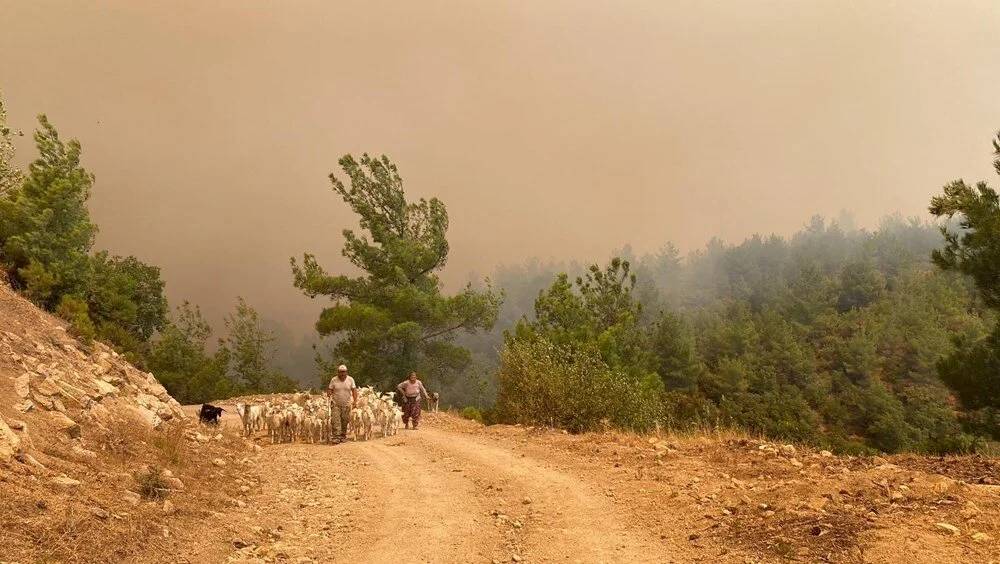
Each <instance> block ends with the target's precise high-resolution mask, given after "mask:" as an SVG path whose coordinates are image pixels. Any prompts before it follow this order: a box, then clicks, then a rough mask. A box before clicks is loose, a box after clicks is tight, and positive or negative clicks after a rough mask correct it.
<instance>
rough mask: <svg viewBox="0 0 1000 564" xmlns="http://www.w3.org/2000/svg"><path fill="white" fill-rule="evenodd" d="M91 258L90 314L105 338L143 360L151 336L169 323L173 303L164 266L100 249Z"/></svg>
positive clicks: (134, 357)
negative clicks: (169, 299)
mask: <svg viewBox="0 0 1000 564" xmlns="http://www.w3.org/2000/svg"><path fill="white" fill-rule="evenodd" d="M91 262H92V267H91V268H92V271H91V278H90V281H89V284H88V288H87V303H88V306H89V310H90V317H91V319H93V320H94V323H95V325H96V326H97V327H98V331H99V333H100V335H101V338H103V339H105V340H107V341H109V342H111V343H113V344H114V345H115V346H116V347H117V348H119V349H120V350H123V351H125V352H126V353H129V355H130V360H132V361H133V362H136V363H139V364H141V363H142V358H143V356H144V355H145V354H146V352H148V351H147V345H148V342H149V340H150V339H152V337H153V335H154V334H155V333H156V332H157V331H160V330H162V329H163V328H164V327H165V326H166V323H167V312H168V310H169V306H168V305H167V299H166V297H165V296H164V295H163V287H164V283H163V280H162V279H161V278H160V269H159V268H157V267H155V266H149V265H147V264H144V263H142V262H141V261H139V260H138V259H136V258H135V257H125V258H122V257H112V256H109V254H108V253H107V251H101V252H99V253H97V254H96V255H95V256H94V257H92V261H91Z"/></svg>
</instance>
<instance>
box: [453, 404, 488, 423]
mask: <svg viewBox="0 0 1000 564" xmlns="http://www.w3.org/2000/svg"><path fill="white" fill-rule="evenodd" d="M458 414H459V415H461V416H462V417H464V418H466V419H471V420H473V421H479V422H480V423H482V422H483V414H482V412H481V411H479V410H478V409H476V408H475V407H472V406H471V405H470V406H467V407H463V408H462V411H460V412H459V413H458Z"/></svg>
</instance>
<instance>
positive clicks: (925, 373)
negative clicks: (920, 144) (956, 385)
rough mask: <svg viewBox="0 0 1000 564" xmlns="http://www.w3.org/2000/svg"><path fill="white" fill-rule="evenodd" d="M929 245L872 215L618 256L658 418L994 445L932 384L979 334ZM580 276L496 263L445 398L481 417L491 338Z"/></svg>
mask: <svg viewBox="0 0 1000 564" xmlns="http://www.w3.org/2000/svg"><path fill="white" fill-rule="evenodd" d="M943 242H944V240H943V237H942V233H941V232H940V230H939V228H938V227H937V226H935V225H934V224H931V223H929V222H926V221H922V220H919V219H908V220H907V219H903V218H900V217H898V216H897V217H887V218H885V219H884V220H883V221H882V222H881V224H880V225H879V227H878V228H877V229H875V230H874V231H869V230H865V229H858V228H855V227H853V226H851V225H850V222H849V221H844V220H843V219H841V220H840V221H826V220H824V219H823V218H821V217H813V218H812V219H811V220H810V221H809V222H808V224H807V225H806V226H805V227H804V228H802V229H801V230H800V231H799V232H797V233H795V234H794V235H792V236H791V237H788V238H785V237H781V236H777V235H771V236H760V235H754V236H753V237H750V238H748V239H746V240H744V241H743V242H742V243H740V244H726V243H724V242H722V241H720V240H712V241H711V242H709V243H708V245H707V246H706V247H705V248H704V249H702V250H698V251H695V252H693V253H690V254H688V255H686V256H681V254H680V253H679V252H678V250H677V249H676V248H675V247H674V246H672V245H670V244H667V245H665V246H664V247H663V248H662V249H661V250H660V251H659V252H656V253H653V254H645V255H641V256H636V255H635V254H634V253H633V252H632V250H631V249H630V248H628V247H626V248H624V249H622V250H621V251H620V252H618V253H616V255H617V256H619V257H620V258H621V259H623V260H624V261H627V262H628V263H629V264H630V265H631V268H630V270H631V273H632V274H634V279H635V282H634V287H633V288H632V290H631V294H632V296H633V298H634V300H635V301H636V302H638V304H639V305H641V309H640V311H641V313H640V314H639V319H638V324H639V325H640V326H645V327H646V328H647V330H648V332H649V333H650V334H652V335H653V338H652V339H651V340H650V342H649V343H648V344H647V346H649V347H651V348H654V349H660V350H659V351H654V352H657V353H658V356H659V361H658V362H657V364H658V365H657V366H654V368H655V369H657V372H658V373H659V375H660V377H661V378H662V381H663V385H664V389H665V392H664V393H665V395H666V397H667V398H668V399H667V402H666V408H665V413H664V417H665V418H666V420H667V421H668V422H671V423H673V424H674V425H679V426H688V425H696V426H716V425H735V426H738V427H742V428H746V429H748V430H750V431H752V432H756V433H762V434H766V435H769V436H774V437H781V438H785V439H789V440H799V441H808V442H812V443H816V444H823V445H827V446H829V447H830V448H833V449H836V450H838V451H846V452H865V451H872V450H880V451H887V452H897V451H903V450H917V451H927V452H950V451H967V450H970V449H972V448H973V447H974V444H975V443H976V442H977V441H980V442H982V441H984V440H985V439H984V437H992V438H998V437H996V436H995V434H996V433H997V430H998V426H997V420H996V415H995V412H993V411H992V410H990V409H982V410H975V411H963V410H961V409H959V407H958V403H957V402H956V399H955V398H954V396H953V395H952V393H951V392H950V391H949V388H948V387H946V386H945V384H944V383H943V382H942V380H941V378H940V377H939V375H938V364H939V362H941V360H942V359H943V358H946V357H947V356H948V355H950V354H952V353H953V352H954V351H955V348H956V343H957V342H960V341H965V342H974V341H977V340H978V339H981V338H983V337H984V336H986V335H987V334H988V333H989V331H990V329H991V328H992V327H993V326H994V325H995V315H994V314H993V313H992V312H991V310H989V309H988V308H986V307H984V305H983V304H982V302H981V300H980V299H979V298H978V297H977V294H976V292H975V287H974V285H973V283H972V282H971V280H969V279H968V278H966V277H963V276H961V275H958V274H955V273H952V272H945V271H942V270H940V269H939V268H937V267H936V266H935V265H934V264H933V263H932V261H931V253H932V251H933V250H934V249H936V248H939V247H941V246H942V243H943ZM585 271H586V268H585V267H584V266H583V265H580V264H575V263H569V264H566V263H554V262H543V261H540V260H537V259H532V260H528V261H526V262H525V263H523V264H520V265H513V266H504V267H501V268H498V269H497V271H496V273H495V275H494V277H493V283H494V284H496V285H497V286H499V287H501V288H503V290H504V291H505V294H506V296H505V300H504V303H503V307H502V309H501V313H500V318H499V321H498V323H497V325H496V327H495V329H494V330H493V331H492V332H490V333H487V334H480V335H475V336H465V337H463V338H462V342H463V344H464V345H466V346H467V347H469V348H470V349H472V350H473V351H474V356H475V358H476V360H477V362H476V364H475V366H476V368H475V369H474V370H473V372H474V373H475V374H473V376H472V377H471V378H466V379H457V380H456V381H454V382H452V383H450V385H449V386H448V387H447V391H446V394H445V396H446V397H448V399H449V400H450V401H451V402H452V403H456V404H459V405H461V404H464V403H469V404H473V405H478V406H481V407H483V408H487V407H489V406H492V405H493V404H494V402H495V400H496V394H497V378H496V374H497V370H496V362H497V358H498V355H497V352H498V351H500V350H501V349H502V348H503V347H504V332H505V331H506V332H510V331H511V329H512V328H513V327H514V326H515V325H516V324H517V323H518V321H519V320H522V319H528V320H532V319H535V304H536V299H538V298H539V293H540V292H543V291H544V290H546V289H547V288H548V287H549V286H550V285H551V284H552V283H553V280H555V279H556V277H557V275H558V274H559V273H562V272H565V273H568V274H569V279H573V278H576V277H577V276H578V275H580V274H583V273H584V272H585ZM536 376H537V375H536ZM528 377H531V375H528Z"/></svg>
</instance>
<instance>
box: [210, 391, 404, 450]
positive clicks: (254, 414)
mask: <svg viewBox="0 0 1000 564" xmlns="http://www.w3.org/2000/svg"><path fill="white" fill-rule="evenodd" d="M205 407H209V408H210V409H217V410H219V411H218V413H220V414H221V412H222V408H218V407H215V406H208V405H206V406H203V407H202V413H201V414H199V415H200V417H201V419H202V421H206V418H205V415H204V414H205ZM236 412H237V414H238V415H239V416H240V420H241V421H242V423H243V434H244V435H245V436H247V437H250V436H253V435H254V433H257V432H258V431H261V430H263V431H266V432H267V436H268V437H270V439H271V442H272V443H290V442H294V441H296V440H299V441H302V442H307V443H329V442H333V440H334V439H335V438H336V433H337V425H338V423H337V422H335V421H333V417H332V410H331V409H330V400H329V399H327V398H325V397H322V396H319V397H317V396H311V395H310V394H307V393H297V394H294V395H292V396H291V397H288V398H281V397H272V398H270V399H268V400H266V401H264V402H262V403H249V402H240V403H237V404H236ZM214 419H216V420H217V419H218V415H216V417H215V418H214ZM206 422H208V421H206ZM402 426H403V411H402V410H401V409H400V408H399V406H398V405H396V403H395V402H394V401H393V397H392V394H379V393H378V392H376V391H375V389H374V388H372V387H370V386H369V387H364V388H359V389H358V401H357V403H356V405H355V406H354V407H353V408H352V409H351V418H350V424H349V425H348V428H347V434H348V436H353V437H354V440H355V441H360V440H370V439H371V438H373V437H374V436H375V435H376V433H378V434H380V435H381V436H383V437H389V436H392V435H395V434H396V433H397V432H398V431H399V429H400V428H401V427H402Z"/></svg>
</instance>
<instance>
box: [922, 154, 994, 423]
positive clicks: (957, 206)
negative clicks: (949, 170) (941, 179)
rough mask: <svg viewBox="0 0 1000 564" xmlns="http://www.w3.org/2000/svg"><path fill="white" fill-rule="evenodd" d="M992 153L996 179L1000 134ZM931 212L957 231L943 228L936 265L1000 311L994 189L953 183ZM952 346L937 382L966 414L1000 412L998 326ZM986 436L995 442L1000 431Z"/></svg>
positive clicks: (932, 204)
mask: <svg viewBox="0 0 1000 564" xmlns="http://www.w3.org/2000/svg"><path fill="white" fill-rule="evenodd" d="M993 149H994V155H995V156H996V157H997V158H996V160H995V161H994V162H993V165H994V168H995V169H996V171H997V173H998V174H1000V135H998V136H997V138H996V139H995V140H994V141H993ZM930 212H931V213H932V214H934V215H935V216H937V217H946V218H949V219H951V218H953V217H956V216H957V218H958V228H959V229H958V230H957V231H956V230H952V229H950V228H949V226H948V225H946V226H944V227H942V228H941V232H942V233H943V234H944V239H945V245H944V247H943V248H942V249H935V250H934V252H933V255H932V258H933V260H934V263H935V264H936V265H938V266H939V267H940V268H941V269H943V270H954V271H957V272H961V273H962V274H965V275H967V276H969V277H970V278H971V279H972V280H973V281H974V283H975V285H976V289H977V290H978V291H979V295H980V297H981V298H982V300H983V302H984V303H985V304H986V306H987V307H990V308H992V309H993V310H995V311H1000V196H998V195H997V192H996V190H994V189H993V188H990V187H989V186H987V185H986V183H985V182H979V183H977V184H976V186H975V188H973V187H971V186H968V185H967V184H965V182H963V181H962V180H957V181H955V182H952V183H951V184H949V185H947V186H945V187H944V194H942V195H940V196H935V197H934V198H932V199H931V206H930ZM956 344H957V345H958V348H957V350H956V351H955V352H954V354H953V355H951V356H950V357H949V358H947V359H945V360H943V361H942V362H941V365H940V371H941V378H942V379H943V380H944V381H945V382H946V383H947V384H948V385H949V386H950V387H951V388H952V389H953V390H955V392H956V393H957V394H958V397H959V398H960V399H961V400H962V403H963V405H964V406H965V407H967V408H968V409H970V410H986V411H988V412H993V411H995V410H998V409H1000V322H998V324H997V326H996V327H995V328H994V329H993V331H992V333H990V335H989V336H987V337H984V338H981V339H974V338H973V339H970V338H967V337H964V338H963V337H958V338H957V339H956ZM978 419H980V420H981V418H978ZM987 419H989V418H987ZM989 433H990V434H991V435H992V436H994V437H998V436H1000V429H997V428H993V429H990V430H989Z"/></svg>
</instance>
